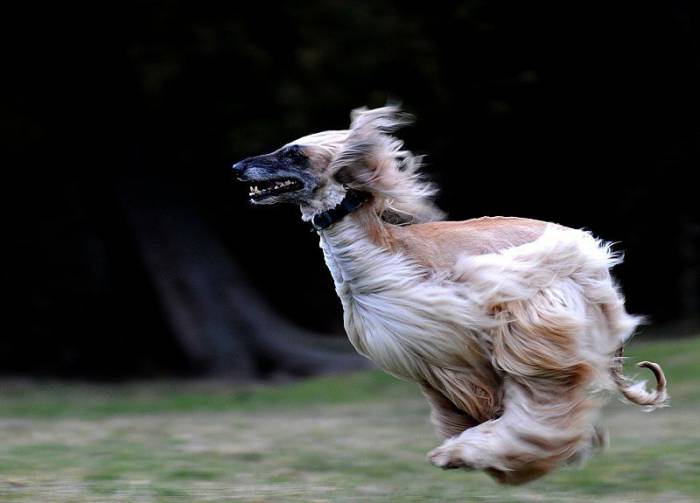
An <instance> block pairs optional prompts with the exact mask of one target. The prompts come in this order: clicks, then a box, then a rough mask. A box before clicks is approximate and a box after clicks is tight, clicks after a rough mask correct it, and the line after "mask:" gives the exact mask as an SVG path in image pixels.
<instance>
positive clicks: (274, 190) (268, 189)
mask: <svg viewBox="0 0 700 503" xmlns="http://www.w3.org/2000/svg"><path fill="white" fill-rule="evenodd" d="M301 188H302V183H301V182H299V181H298V180H293V179H291V178H284V179H280V180H266V181H260V182H255V184H254V185H252V184H251V186H250V192H249V193H248V195H249V196H250V197H251V198H253V199H262V198H264V197H269V196H278V195H280V194H284V193H286V192H294V191H295V190H299V189H301Z"/></svg>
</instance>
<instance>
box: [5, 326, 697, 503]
mask: <svg viewBox="0 0 700 503" xmlns="http://www.w3.org/2000/svg"><path fill="white" fill-rule="evenodd" d="M627 355H628V356H629V357H630V360H631V361H630V364H629V365H628V370H627V372H628V373H639V374H640V375H644V374H643V373H644V372H647V371H646V370H639V371H636V370H634V367H633V363H634V362H635V361H639V360H643V359H649V360H654V361H658V362H659V363H661V364H663V366H664V369H665V370H666V373H667V376H668V379H669V386H670V391H671V395H672V407H670V408H667V409H662V410H658V411H655V412H653V413H651V414H646V413H643V412H641V411H640V410H639V408H638V407H635V406H633V405H623V404H620V403H617V402H613V403H611V405H610V406H609V407H607V408H606V409H605V411H604V414H603V423H604V424H607V425H608V426H609V428H610V432H611V441H612V443H611V446H610V448H609V449H608V450H606V451H605V452H603V453H602V454H599V455H597V456H596V457H594V458H593V459H592V460H591V461H589V463H588V464H587V465H586V467H584V468H582V469H573V468H567V469H563V470H560V471H559V472H557V473H555V474H553V475H551V476H548V477H546V478H544V479H541V480H539V481H536V482H534V483H532V484H529V485H526V486H522V487H516V488H508V487H501V486H497V485H496V484H495V483H494V482H492V481H491V479H490V478H488V477H487V476H485V475H484V474H481V473H466V472H462V471H454V472H443V471H441V470H438V469H435V468H433V467H431V466H430V465H429V464H428V463H427V462H426V461H425V453H426V452H427V451H428V450H430V449H431V448H433V447H434V446H435V445H437V443H438V441H437V439H436V437H435V435H434V433H433V431H432V428H431V427H430V425H429V423H428V412H427V407H426V405H425V404H424V402H423V399H422V398H421V397H420V394H419V393H418V391H417V389H416V388H415V386H414V385H411V384H408V383H403V382H401V381H397V380H395V379H393V378H391V377H389V376H386V375H384V374H382V373H380V372H363V373H358V374H354V375H349V376H334V377H325V378H320V379H311V380H307V381H303V382H297V383H292V384H286V385H277V386H242V387H237V388H234V387H233V386H231V385H227V384H225V383H220V382H188V381H183V382H156V383H152V382H146V383H128V384H122V385H103V386H99V385H87V384H75V383H74V384H68V383H57V382H30V381H25V382H18V381H12V382H2V383H0V501H3V502H5V501H37V502H40V501H41V502H43V501H51V502H101V501H104V502H123V501H129V502H132V501H136V502H140V501H143V502H161V501H162V502H166V501H167V502H169V501H183V502H200V501H201V502H204V501H249V502H258V503H261V502H272V501H284V502H286V501H290V502H313V501H316V502H322V501H333V502H397V501H398V502H403V501H408V502H410V501H435V502H447V501H489V502H501V501H505V502H508V501H551V502H555V501H557V502H558V501H597V502H605V501H649V502H651V501H700V419H698V418H700V386H699V384H700V365H698V363H697V362H700V338H698V337H696V338H692V339H682V340H668V341H662V342H654V343H647V342H635V343H633V344H632V345H631V346H630V347H629V348H628V350H627Z"/></svg>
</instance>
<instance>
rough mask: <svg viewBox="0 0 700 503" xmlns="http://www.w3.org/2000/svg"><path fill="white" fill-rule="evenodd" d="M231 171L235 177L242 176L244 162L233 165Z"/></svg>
mask: <svg viewBox="0 0 700 503" xmlns="http://www.w3.org/2000/svg"><path fill="white" fill-rule="evenodd" d="M232 169H233V174H234V175H236V176H241V175H243V172H244V171H245V162H244V161H240V162H237V163H236V164H234V165H233V166H232Z"/></svg>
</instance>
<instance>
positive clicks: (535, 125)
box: [0, 0, 700, 378]
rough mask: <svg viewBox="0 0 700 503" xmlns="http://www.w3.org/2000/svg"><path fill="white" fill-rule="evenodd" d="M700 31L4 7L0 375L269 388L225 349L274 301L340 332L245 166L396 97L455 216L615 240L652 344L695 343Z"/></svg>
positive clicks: (270, 6) (294, 319)
mask: <svg viewBox="0 0 700 503" xmlns="http://www.w3.org/2000/svg"><path fill="white" fill-rule="evenodd" d="M96 3H99V2H96ZM697 23H698V17H697V4H696V3H695V2H691V1H687V2H684V1H664V2H638V3H626V2H623V3H618V2H607V3H601V4H596V3H591V2H558V3H553V4H550V3H539V2H520V1H518V2H507V1H465V2H419V3H416V5H413V6H412V5H409V3H408V2H400V1H393V2H392V1H381V2H380V1H352V2H350V1H328V0H327V1H309V2H298V3H294V4H293V3H272V2H270V3H268V2H241V3H238V2H226V3H220V4H218V3H217V4H209V5H207V4H202V3H199V2H198V3H194V2H192V3H189V4H188V3H180V2H141V3H138V4H128V5H127V4H113V5H111V6H110V5H109V4H101V3H100V5H99V6H98V5H92V6H84V5H83V6H78V5H74V6H65V5H61V6H56V5H54V6H52V7H45V6H44V7H39V6H30V7H28V8H27V9H26V10H25V11H23V12H18V11H15V12H11V13H5V15H4V16H3V19H2V24H3V27H2V28H3V29H2V37H3V40H2V47H3V56H2V69H3V71H2V81H3V86H4V88H5V89H4V91H3V96H2V101H1V102H0V107H1V108H0V112H1V116H0V121H1V122H0V124H1V132H2V142H3V144H4V149H5V151H6V153H7V157H6V162H5V163H4V166H3V172H4V174H5V183H4V184H3V187H4V191H3V192H5V193H6V194H5V197H3V214H4V216H5V219H6V222H7V223H6V225H5V226H4V232H3V235H4V237H5V239H4V241H5V243H4V249H5V251H6V252H9V255H10V257H9V258H7V259H6V260H5V267H4V268H3V269H4V273H3V274H4V276H5V277H6V281H4V284H5V286H6V294H7V295H9V297H10V298H11V301H10V302H9V303H7V304H6V306H7V308H8V311H9V313H8V314H9V315H10V316H9V317H8V321H7V324H6V328H5V329H4V330H3V336H2V342H1V345H0V371H2V372H4V373H9V374H34V375H59V376H77V377H99V378H105V377H133V376H144V375H145V376H149V375H164V374H207V373H209V374H227V373H228V374H236V372H235V368H240V367H241V366H246V365H247V364H246V363H245V361H247V360H244V359H241V358H238V359H237V358H236V355H240V354H242V353H243V352H245V353H246V354H248V353H255V356H254V357H251V358H252V359H253V364H251V365H252V367H251V368H252V370H250V371H247V372H246V373H245V374H253V375H258V376H263V377H265V376H268V375H272V374H274V369H275V368H276V366H277V364H276V363H275V359H274V358H272V357H268V356H266V355H267V353H268V351H267V350H265V349H264V348H263V349H261V347H260V346H259V345H258V346H256V345H255V344H253V345H252V346H251V344H249V343H245V344H243V346H240V347H239V346H236V344H237V343H236V344H234V343H233V342H231V341H233V340H239V339H240V340H245V339H246V337H247V335H246V334H248V333H249V332H250V331H251V330H252V331H253V332H255V331H256V330H257V331H262V332H264V331H265V330H266V329H265V327H262V328H260V327H257V328H256V327H255V325H256V322H255V321H251V320H252V319H255V317H256V316H257V317H258V318H260V319H262V320H266V319H272V317H273V315H272V314H270V313H277V314H279V315H281V316H280V318H279V320H278V322H279V323H280V324H278V325H276V326H275V327H276V328H274V329H273V330H268V332H270V331H271V332H274V333H275V336H278V337H282V338H283V337H285V334H287V333H291V332H294V330H295V329H294V328H292V327H301V328H300V330H302V331H303V332H305V333H307V332H313V333H314V334H321V335H322V336H324V337H325V336H327V337H326V338H330V337H332V336H333V335H340V334H342V320H341V310H340V306H339V302H338V301H337V299H336V297H335V294H334V292H333V287H332V282H331V279H330V275H329V274H328V273H327V271H326V270H325V266H324V264H323V261H322V256H321V252H320V250H319V249H318V242H317V241H318V239H317V237H316V236H315V234H313V233H310V232H309V227H308V226H307V225H305V224H303V223H302V222H301V220H300V218H299V211H298V209H296V208H293V207H276V208H250V207H249V206H248V204H247V198H246V192H247V190H246V188H245V187H243V186H238V185H237V184H235V183H233V180H232V177H231V174H230V166H231V164H232V163H233V162H234V161H237V160H240V159H241V158H243V157H247V156H250V155H256V154H260V153H264V152H267V151H271V150H273V149H276V148H277V147H279V146H280V145H282V144H284V143H286V142H288V141H290V140H292V139H294V138H296V137H299V136H302V135H305V134H308V133H311V132H316V131H320V130H323V129H331V128H333V129H341V128H345V127H347V125H348V114H349V112H350V110H351V109H352V108H355V107H358V106H362V105H368V106H379V105H382V104H384V103H385V102H386V100H387V99H394V100H400V101H401V102H402V103H403V104H404V106H405V108H406V109H407V110H408V111H410V112H412V113H414V114H415V115H416V116H417V118H418V122H417V123H416V125H415V126H413V127H411V128H409V129H406V130H405V131H403V132H401V133H400V134H401V136H402V137H403V138H404V139H405V140H406V142H407V146H408V147H409V148H410V149H412V150H414V151H415V152H418V153H425V154H428V158H427V159H428V164H429V166H428V171H429V173H430V174H431V176H432V177H433V178H434V179H435V180H436V181H437V182H438V183H439V184H440V185H441V186H442V188H443V191H442V193H441V195H440V197H439V200H438V201H439V204H440V206H441V207H442V208H443V209H445V210H446V211H447V212H448V213H449V216H450V218H452V219H466V218H472V217H478V216H482V215H516V216H523V217H531V218H539V219H544V220H550V221H555V222H559V223H562V224H565V225H568V226H572V227H586V228H588V229H591V230H592V231H594V232H595V233H596V234H597V235H599V236H601V237H603V238H605V239H607V240H612V241H619V242H621V244H620V245H618V248H619V249H623V250H625V252H626V262H625V264H624V265H623V266H621V267H619V268H618V269H617V270H616V275H617V276H618V277H619V278H620V279H621V281H622V284H623V289H624V292H625V294H626V296H627V298H628V306H629V310H630V311H631V312H634V313H642V314H647V315H649V316H650V318H651V320H652V325H651V327H649V328H647V329H646V330H647V334H648V335H650V336H667V335H668V336H671V335H678V334H682V333H687V332H689V331H692V330H694V329H695V328H694V327H697V324H696V322H697V317H698V307H699V302H698V293H699V292H698V288H699V284H700V279H699V276H700V274H699V261H700V252H699V250H698V246H699V245H698V243H700V223H699V221H698V219H697V207H698V203H697V197H698V196H697V182H696V181H695V177H696V174H697V166H698V160H699V157H700V156H699V153H698V134H699V125H698V111H699V107H698V89H700V82H699V79H698V75H699V73H698V69H699V68H698V67H699V64H700V61H699V56H698V55H699V54H700V52H699V51H700V46H699V45H700V44H699V37H698V27H697ZM222 264H223V265H222ZM222 292H224V293H222ZM251 306H252V307H251ZM268 306H271V307H272V308H271V309H270V310H266V309H267V307H268ZM182 313H185V314H184V315H183V314H182ZM212 313H213V314H212ZM230 313H233V314H230ZM250 313H253V314H250ZM274 316H277V315H274ZM246 317H250V319H248V318H246ZM241 319H243V320H244V321H240V320H241ZM193 320H194V321H193ZM211 320H215V321H217V322H216V323H210V321H211ZM246 320H247V321H246ZM261 323H263V324H264V321H261ZM183 327H184V328H183ZM222 327H223V328H222ZM226 327H228V328H226ZM251 327H252V328H251ZM280 327H284V328H280ZM217 330H219V332H217ZM222 331H223V332H226V333H223V335H222ZM212 334H213V335H212ZM217 334H218V335H217ZM290 337H291V336H290ZM209 340H211V341H213V342H212V343H211V344H207V345H205V346H206V347H204V348H203V347H202V346H201V345H200V346H198V344H200V343H201V341H209ZM289 340H296V339H293V338H292V339H289ZM217 341H218V342H217ZM217 344H218V345H217ZM253 346H255V348H254V350H253V349H251V348H252V347H253ZM241 347H245V348H247V349H245V350H244V349H240V348H241ZM221 348H223V349H221ZM198 351H199V352H198ZM227 358H228V359H227ZM247 359H248V360H250V358H247ZM228 361H230V362H231V363H230V366H229V367H230V368H228V370H227V368H226V367H227V363H226V362H228ZM231 369H234V370H233V371H232V370H231ZM297 370H298V369H297ZM290 373H293V374H299V373H302V374H303V372H298V371H294V372H290Z"/></svg>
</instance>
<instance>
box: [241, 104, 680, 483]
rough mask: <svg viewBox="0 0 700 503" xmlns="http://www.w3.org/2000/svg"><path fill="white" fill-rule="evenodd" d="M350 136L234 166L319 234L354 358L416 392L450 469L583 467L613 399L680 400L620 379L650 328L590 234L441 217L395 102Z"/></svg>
mask: <svg viewBox="0 0 700 503" xmlns="http://www.w3.org/2000/svg"><path fill="white" fill-rule="evenodd" d="M351 119H352V120H351V124H350V127H349V129H347V130H340V131H326V132H322V133H317V134H312V135H309V136H304V137H302V138H299V139H298V140H295V141H293V142H291V143H289V144H287V145H285V146H283V147H281V148H280V149H278V150H276V151H275V152H272V153H270V154H267V155H261V156H258V157H251V158H248V159H245V160H243V161H241V162H239V163H237V164H235V165H234V166H233V170H234V173H235V175H236V176H237V177H238V178H239V180H241V181H245V182H247V183H248V184H249V185H250V194H249V196H250V200H251V202H252V203H254V204H277V203H294V204H298V205H299V206H300V207H301V214H302V218H303V219H304V220H305V221H308V222H310V223H311V225H313V227H314V228H315V229H316V231H317V232H318V234H319V236H320V240H321V248H322V249H323V253H324V256H325V261H326V264H327V265H328V269H330V272H331V275H332V276H333V280H334V283H335V289H336V292H337V294H338V297H340V300H341V302H342V305H343V309H344V322H345V329H346V331H347V335H348V337H349V339H350V342H351V343H352V345H353V346H354V347H355V349H356V350H357V351H358V352H359V353H361V354H362V355H364V356H366V357H367V358H369V359H370V360H372V361H373V362H374V363H375V364H376V365H377V366H379V367H380V368H381V369H383V370H384V371H386V372H388V373H390V374H392V375H394V376H396V377H398V378H401V379H405V380H409V381H413V382H415V383H418V385H419V386H420V387H421V389H422V391H423V393H424V394H425V396H426V397H427V399H428V402H429V404H430V407H431V412H432V413H431V418H432V422H433V424H434V425H435V427H436V429H437V432H438V434H439V435H440V436H441V437H443V439H444V441H443V443H442V445H440V446H439V447H437V448H436V449H434V450H433V451H432V452H430V453H429V454H428V459H429V460H430V461H431V462H432V463H433V464H434V465H436V466H438V467H441V468H466V469H482V470H486V471H487V472H488V473H490V474H491V475H492V476H494V477H495V478H496V479H497V480H498V481H499V482H502V483H508V484H518V483H523V482H527V481H530V480H533V479H535V478H537V477H540V476H542V475H544V474H546V473H548V472H550V471H552V470H553V469H555V468H556V467H558V466H560V465H562V464H564V463H567V462H572V461H574V460H581V459H585V458H586V457H587V456H588V454H589V453H590V452H591V450H592V449H593V448H594V447H596V446H598V445H600V444H601V442H602V437H603V436H602V435H601V433H600V431H599V430H598V429H597V428H596V426H595V420H596V415H597V412H598V411H599V410H600V408H601V406H602V404H603V402H604V400H602V397H604V396H606V393H604V392H605V391H615V390H619V392H621V393H622V395H624V396H625V397H626V398H627V399H628V400H630V401H632V402H634V403H636V404H639V405H642V406H645V407H646V408H647V409H649V410H651V409H654V408H656V407H660V406H663V405H665V403H666V401H667V392H666V379H665V377H664V374H663V371H662V370H661V367H660V366H659V365H657V364H655V363H651V362H641V363H640V364H639V366H641V367H646V368H648V369H650V370H651V371H652V372H653V373H654V375H655V377H656V381H657V385H656V389H655V390H653V391H651V392H649V391H646V389H645V387H644V383H643V382H638V383H635V382H632V381H630V380H628V379H627V378H625V377H624V376H623V374H622V347H623V346H624V344H625V342H626V341H627V340H628V339H629V337H630V336H631V335H632V333H633V332H634V331H635V329H636V327H637V326H638V324H639V323H640V322H641V319H640V318H639V317H635V316H631V315H629V314H628V313H627V312H626V311H625V307H624V299H623V297H622V295H621V293H620V291H619V288H618V286H617V285H616V283H615V281H614V280H613V278H612V277H611V275H610V268H611V267H613V266H614V265H616V264H618V263H620V262H621V258H620V256H619V255H618V254H616V253H614V252H613V251H612V250H611V245H610V244H609V243H606V242H603V241H601V240H599V239H596V238H595V237H593V236H592V235H591V234H590V233H588V232H586V231H582V230H577V229H571V228H567V227H564V226H561V225H557V224H553V223H548V222H543V221H538V220H530V219H525V218H514V217H485V218H477V219H473V220H467V221H463V222H449V221H442V218H443V214H442V212H441V211H440V210H439V209H438V208H437V207H436V206H435V204H434V202H433V198H434V196H435V194H436V188H435V187H434V186H433V185H432V184H430V183H429V182H427V181H426V180H425V179H424V178H423V177H422V176H421V173H420V166H421V159H420V158H419V157H418V156H414V155H412V154H411V152H409V151H407V150H404V149H403V143H402V142H401V141H400V140H398V139H397V138H396V137H395V136H393V133H394V132H395V131H396V129H398V128H399V127H401V126H403V125H405V124H407V123H409V122H410V116H408V115H407V114H405V113H403V112H401V111H400V109H399V108H398V107H397V106H394V105H390V106H385V107H382V108H377V109H373V110H367V109H364V108H362V109H358V110H355V111H353V113H352V116H351Z"/></svg>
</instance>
